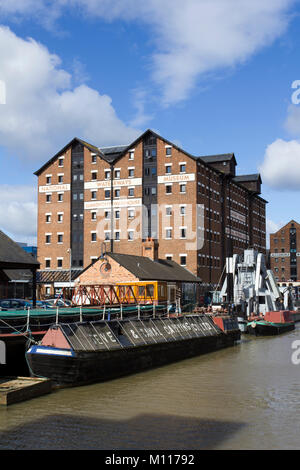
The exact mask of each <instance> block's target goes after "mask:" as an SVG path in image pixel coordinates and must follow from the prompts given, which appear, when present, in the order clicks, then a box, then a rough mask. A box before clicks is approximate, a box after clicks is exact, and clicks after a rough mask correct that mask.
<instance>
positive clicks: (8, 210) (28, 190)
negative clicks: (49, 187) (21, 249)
mask: <svg viewBox="0 0 300 470" xmlns="http://www.w3.org/2000/svg"><path fill="white" fill-rule="evenodd" d="M36 197H37V196H36V188H35V187H33V186H24V185H23V186H22V185H15V186H14V185H8V184H3V185H0V201H1V204H0V229H1V230H2V231H3V232H4V233H6V234H7V235H8V236H10V237H11V238H12V239H13V240H15V241H20V242H25V243H30V244H32V243H33V244H36V229H37V202H36Z"/></svg>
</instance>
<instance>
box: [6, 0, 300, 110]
mask: <svg viewBox="0 0 300 470" xmlns="http://www.w3.org/2000/svg"><path fill="white" fill-rule="evenodd" d="M295 2H296V0H264V1H261V0H251V1H249V0H239V1H237V0H185V2H182V0H164V1H161V0H147V2H142V1H141V0H54V1H52V2H51V3H49V2H48V1H47V0H17V1H14V2H7V0H0V14H1V12H2V14H6V15H13V14H15V15H19V16H20V15H29V14H31V15H32V14H33V15H34V14H35V15H37V14H38V17H39V18H44V19H45V18H50V19H51V20H49V21H50V22H51V21H53V19H55V18H57V17H58V16H59V15H62V14H63V13H65V12H67V13H68V14H70V13H72V12H73V13H74V14H78V15H79V14H80V15H81V16H82V15H84V14H86V15H91V16H92V17H93V19H95V18H97V17H98V18H100V19H104V20H106V21H114V20H119V19H122V20H126V21H135V22H138V23H139V24H140V23H141V22H144V23H146V24H147V25H148V26H149V35H150V36H151V39H152V44H153V48H154V50H153V54H152V78H153V80H154V81H155V83H156V84H158V85H159V86H160V87H161V89H162V92H163V95H162V102H163V103H164V104H170V103H176V102H178V101H180V100H184V99H186V98H187V97H188V96H189V95H190V93H191V90H192V89H193V88H194V87H195V86H196V85H197V83H198V80H199V78H200V77H201V76H203V75H205V74H209V73H212V72H215V71H218V72H219V73H221V70H222V69H223V68H227V67H234V66H236V65H238V64H241V63H243V62H244V61H245V60H247V59H248V58H249V57H251V56H252V55H253V54H254V53H255V52H257V51H258V50H260V49H261V48H263V47H265V46H268V45H270V44H271V43H272V42H273V41H274V40H275V39H276V38H278V37H280V36H281V35H282V34H283V33H284V31H285V30H286V28H287V26H288V23H289V19H290V17H289V15H288V13H289V10H290V7H291V6H292V5H293V4H294V3H295ZM42 10H44V12H43V14H42V13H41V12H42Z"/></svg>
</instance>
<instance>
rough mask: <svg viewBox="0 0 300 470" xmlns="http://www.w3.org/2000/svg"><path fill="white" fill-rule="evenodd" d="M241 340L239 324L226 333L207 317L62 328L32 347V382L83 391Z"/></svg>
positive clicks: (29, 356) (29, 358)
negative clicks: (94, 384)
mask: <svg viewBox="0 0 300 470" xmlns="http://www.w3.org/2000/svg"><path fill="white" fill-rule="evenodd" d="M228 325H229V326H228ZM239 339H240V331H239V328H238V324H237V321H236V320H235V321H232V322H230V323H228V322H227V327H226V328H224V329H221V328H220V327H219V326H218V325H216V323H215V322H214V320H213V319H212V318H211V317H209V316H207V315H186V316H179V317H173V318H152V319H142V320H141V319H124V320H111V321H103V320H101V321H95V322H82V323H68V324H62V323H61V324H58V325H53V326H52V327H51V328H49V330H48V331H47V333H46V334H45V336H44V337H43V339H42V341H41V342H40V344H33V345H31V346H30V347H29V349H28V351H27V352H26V359H27V363H28V366H29V369H30V373H31V375H32V376H37V377H47V378H49V379H51V380H52V382H53V383H54V384H55V385H56V386H60V387H66V386H77V385H83V384H87V383H92V382H99V381H104V380H110V379H113V378H117V377H120V376H124V375H127V374H130V373H135V372H140V371H142V370H145V369H149V368H153V367H158V366H162V365H165V364H168V363H171V362H175V361H179V360H182V359H185V358H189V357H193V356H196V355H199V354H203V353H208V352H211V351H216V350H218V349H221V348H225V347H228V346H233V345H234V344H235V342H236V341H237V340H239Z"/></svg>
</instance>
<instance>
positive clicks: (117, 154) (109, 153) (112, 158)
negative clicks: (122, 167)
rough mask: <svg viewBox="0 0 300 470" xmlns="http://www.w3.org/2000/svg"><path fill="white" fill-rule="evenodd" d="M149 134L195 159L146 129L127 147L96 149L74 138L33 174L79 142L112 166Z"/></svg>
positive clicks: (43, 168) (37, 173)
mask: <svg viewBox="0 0 300 470" xmlns="http://www.w3.org/2000/svg"><path fill="white" fill-rule="evenodd" d="M149 132H151V134H153V135H154V136H155V137H157V138H159V139H162V140H163V141H164V142H166V143H167V144H169V145H172V147H174V148H177V149H178V150H180V151H181V152H183V153H185V154H186V155H188V156H189V157H190V158H193V159H194V160H195V159H196V157H194V156H193V155H191V154H189V153H188V152H186V151H185V150H183V149H181V148H180V147H178V146H177V145H175V144H174V143H172V142H170V141H169V140H167V139H165V138H164V137H161V136H160V135H158V134H157V133H156V132H154V131H152V130H151V129H147V130H146V131H145V132H143V133H142V134H141V135H140V136H139V137H137V138H136V139H135V140H134V141H133V142H131V143H130V144H129V145H117V146H112V147H96V146H95V145H92V144H90V143H88V142H86V141H84V140H82V139H79V138H78V137H74V139H72V140H71V141H70V142H69V143H68V144H67V145H65V146H64V147H63V148H62V149H61V150H59V152H57V153H56V154H55V155H54V156H53V157H52V158H50V160H48V161H47V162H46V163H44V165H43V166H42V167H41V168H39V169H38V170H37V171H35V172H34V174H35V175H37V176H38V175H39V174H40V173H41V172H42V171H44V170H45V169H46V168H47V166H49V165H50V164H51V163H53V162H54V161H55V160H56V159H57V158H58V157H59V156H60V155H62V154H63V153H64V152H65V151H66V150H67V149H68V148H69V147H70V146H71V145H72V144H73V143H74V142H80V143H81V144H82V145H84V146H85V147H87V148H88V149H89V150H90V151H91V152H93V153H95V154H96V155H98V156H99V157H100V158H102V159H103V160H105V161H106V162H107V163H109V164H112V163H115V162H116V161H117V160H119V159H120V158H122V157H123V156H124V155H125V154H126V153H127V152H128V151H129V150H130V149H131V148H133V147H134V146H135V145H136V144H137V142H139V141H140V140H141V139H143V138H144V137H145V136H146V135H147V134H148V133H149Z"/></svg>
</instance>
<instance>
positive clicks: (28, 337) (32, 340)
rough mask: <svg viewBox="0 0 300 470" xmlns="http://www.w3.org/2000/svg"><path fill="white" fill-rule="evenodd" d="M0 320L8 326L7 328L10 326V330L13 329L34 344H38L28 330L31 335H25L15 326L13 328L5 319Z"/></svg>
mask: <svg viewBox="0 0 300 470" xmlns="http://www.w3.org/2000/svg"><path fill="white" fill-rule="evenodd" d="M0 321H1V322H2V323H4V324H5V325H6V326H8V327H9V328H11V329H12V330H14V331H15V332H16V333H18V334H19V335H20V334H21V335H23V336H24V337H25V338H27V339H28V340H29V341H30V342H31V343H34V344H38V342H37V341H35V340H34V339H33V337H32V335H31V331H30V330H27V331H28V333H29V334H30V335H31V336H28V335H26V334H25V333H23V332H22V331H20V330H17V329H16V328H14V327H13V326H12V325H10V324H9V323H6V321H4V320H3V319H2V318H0Z"/></svg>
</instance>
